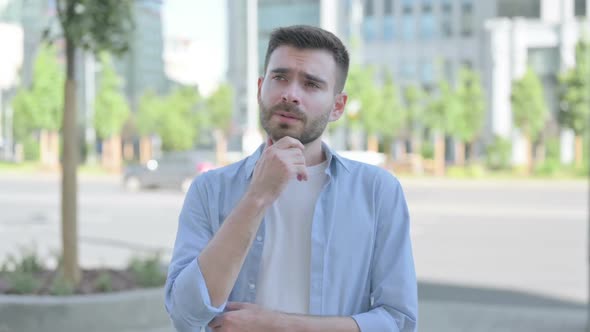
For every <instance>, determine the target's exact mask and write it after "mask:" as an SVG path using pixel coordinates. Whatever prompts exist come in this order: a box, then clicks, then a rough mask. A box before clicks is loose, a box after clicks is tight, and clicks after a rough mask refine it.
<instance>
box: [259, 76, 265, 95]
mask: <svg viewBox="0 0 590 332" xmlns="http://www.w3.org/2000/svg"><path fill="white" fill-rule="evenodd" d="M262 83H264V76H260V77H258V100H260V90H261V89H262Z"/></svg>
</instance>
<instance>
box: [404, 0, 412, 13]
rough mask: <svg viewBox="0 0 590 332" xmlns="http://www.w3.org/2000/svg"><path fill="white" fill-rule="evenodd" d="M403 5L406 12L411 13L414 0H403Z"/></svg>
mask: <svg viewBox="0 0 590 332" xmlns="http://www.w3.org/2000/svg"><path fill="white" fill-rule="evenodd" d="M402 7H403V12H404V14H411V13H412V10H413V9H414V0H403V2H402Z"/></svg>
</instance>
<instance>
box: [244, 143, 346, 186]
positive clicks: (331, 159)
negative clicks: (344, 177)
mask: <svg viewBox="0 0 590 332" xmlns="http://www.w3.org/2000/svg"><path fill="white" fill-rule="evenodd" d="M265 147H266V143H262V144H261V145H260V146H259V147H258V149H256V151H254V153H252V154H251V155H250V156H249V157H248V158H247V159H246V164H245V167H246V169H245V170H246V178H247V179H250V178H251V177H252V174H253V173H254V168H255V167H256V163H257V162H258V159H260V156H261V155H262V151H264V148H265ZM322 151H324V153H325V154H326V159H327V161H328V167H326V174H328V175H330V176H331V175H332V172H333V171H334V170H337V169H338V167H339V166H338V165H340V166H341V167H342V168H343V169H344V170H345V171H347V172H350V170H349V166H348V165H347V163H346V159H344V158H343V157H341V156H340V155H339V154H338V153H336V151H334V150H332V148H330V147H329V146H328V144H326V143H325V142H322Z"/></svg>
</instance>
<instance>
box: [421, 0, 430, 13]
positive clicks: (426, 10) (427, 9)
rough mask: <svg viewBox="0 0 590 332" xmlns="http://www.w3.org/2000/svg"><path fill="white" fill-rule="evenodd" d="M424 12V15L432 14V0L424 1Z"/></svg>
mask: <svg viewBox="0 0 590 332" xmlns="http://www.w3.org/2000/svg"><path fill="white" fill-rule="evenodd" d="M422 12H423V13H430V12H432V0H422Z"/></svg>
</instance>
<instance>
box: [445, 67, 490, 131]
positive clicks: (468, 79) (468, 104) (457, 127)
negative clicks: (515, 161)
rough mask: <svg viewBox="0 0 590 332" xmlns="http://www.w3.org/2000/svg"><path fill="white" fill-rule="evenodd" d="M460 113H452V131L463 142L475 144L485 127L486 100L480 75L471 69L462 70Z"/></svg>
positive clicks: (458, 93) (458, 96)
mask: <svg viewBox="0 0 590 332" xmlns="http://www.w3.org/2000/svg"><path fill="white" fill-rule="evenodd" d="M457 98H458V101H459V105H460V106H459V108H458V112H456V113H455V112H450V113H449V114H450V115H451V121H450V130H451V132H452V133H453V136H455V137H456V138H458V139H459V140H461V141H463V142H468V143H471V142H473V141H474V140H475V139H476V138H477V136H478V135H479V133H480V132H481V129H482V127H483V120H484V115H485V99H484V95H483V92H482V89H481V83H480V79H479V75H478V74H477V73H476V72H474V71H473V70H471V69H461V71H460V72H459V85H458V87H457Z"/></svg>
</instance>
